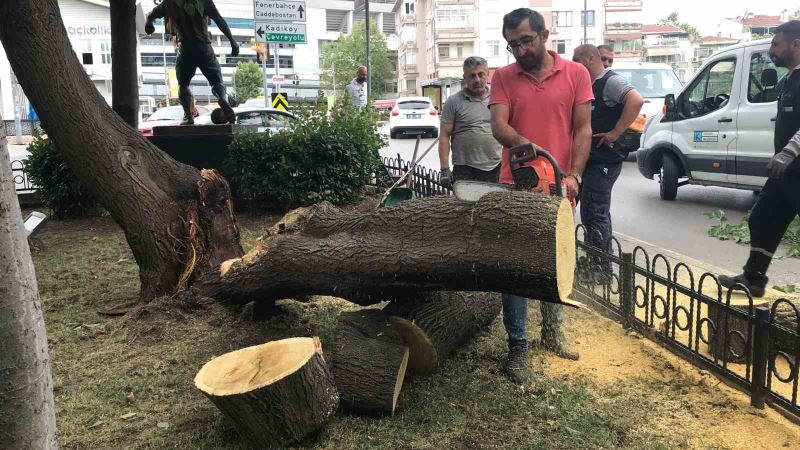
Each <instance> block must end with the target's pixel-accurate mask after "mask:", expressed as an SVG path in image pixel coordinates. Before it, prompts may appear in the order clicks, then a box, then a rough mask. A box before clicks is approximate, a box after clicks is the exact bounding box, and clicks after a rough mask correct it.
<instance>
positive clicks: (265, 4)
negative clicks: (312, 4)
mask: <svg viewBox="0 0 800 450" xmlns="http://www.w3.org/2000/svg"><path fill="white" fill-rule="evenodd" d="M253 7H254V10H255V20H256V21H260V20H263V21H268V22H305V21H306V2H304V1H294V0H255V1H254V2H253Z"/></svg>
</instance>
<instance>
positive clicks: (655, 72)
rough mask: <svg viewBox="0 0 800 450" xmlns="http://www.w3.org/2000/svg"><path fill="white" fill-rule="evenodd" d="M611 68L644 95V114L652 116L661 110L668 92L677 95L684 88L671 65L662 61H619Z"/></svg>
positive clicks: (646, 116) (648, 116) (647, 116)
mask: <svg viewBox="0 0 800 450" xmlns="http://www.w3.org/2000/svg"><path fill="white" fill-rule="evenodd" d="M611 70H613V71H614V72H616V73H618V74H620V75H622V76H623V77H624V78H625V79H626V80H628V83H630V84H631V85H632V86H633V87H634V88H636V90H637V91H639V93H640V94H642V97H644V105H642V111H641V112H642V114H643V115H644V117H645V118H650V117H653V116H655V115H656V114H658V113H660V112H661V109H662V107H663V106H664V97H665V96H666V95H667V94H674V95H675V96H677V95H678V94H679V93H680V92H681V88H683V83H681V81H680V79H678V76H677V75H675V71H674V70H672V67H671V66H668V65H666V64H661V63H647V62H618V63H616V64H614V66H612V67H611Z"/></svg>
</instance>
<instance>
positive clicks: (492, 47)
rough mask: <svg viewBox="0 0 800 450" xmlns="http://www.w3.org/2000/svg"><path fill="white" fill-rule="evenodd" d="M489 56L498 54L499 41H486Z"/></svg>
mask: <svg viewBox="0 0 800 450" xmlns="http://www.w3.org/2000/svg"><path fill="white" fill-rule="evenodd" d="M487 44H488V45H489V56H500V41H487Z"/></svg>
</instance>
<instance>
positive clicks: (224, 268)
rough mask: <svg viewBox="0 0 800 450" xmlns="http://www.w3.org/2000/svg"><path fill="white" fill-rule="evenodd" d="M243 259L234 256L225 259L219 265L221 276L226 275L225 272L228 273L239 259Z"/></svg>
mask: <svg viewBox="0 0 800 450" xmlns="http://www.w3.org/2000/svg"><path fill="white" fill-rule="evenodd" d="M241 260H242V258H233V259H229V260H227V261H223V262H222V264H220V266H219V276H220V277H224V276H225V274H227V273H228V272H229V271H230V270H231V267H233V265H234V264H236V263H237V262H238V261H241Z"/></svg>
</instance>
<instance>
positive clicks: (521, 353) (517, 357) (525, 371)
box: [505, 346, 536, 385]
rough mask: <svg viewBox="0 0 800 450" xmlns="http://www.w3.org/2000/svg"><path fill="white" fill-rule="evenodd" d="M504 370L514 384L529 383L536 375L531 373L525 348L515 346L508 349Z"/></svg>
mask: <svg viewBox="0 0 800 450" xmlns="http://www.w3.org/2000/svg"><path fill="white" fill-rule="evenodd" d="M505 372H506V376H508V379H509V380H511V382H512V383H514V384H518V385H524V384H530V383H532V382H534V381H535V380H536V375H535V374H534V373H533V369H531V363H530V361H529V359H528V349H527V348H525V347H519V346H517V347H512V348H511V350H509V351H508V359H507V360H506V366H505Z"/></svg>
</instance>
